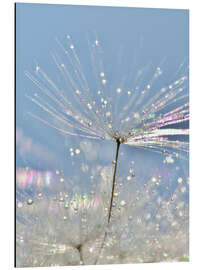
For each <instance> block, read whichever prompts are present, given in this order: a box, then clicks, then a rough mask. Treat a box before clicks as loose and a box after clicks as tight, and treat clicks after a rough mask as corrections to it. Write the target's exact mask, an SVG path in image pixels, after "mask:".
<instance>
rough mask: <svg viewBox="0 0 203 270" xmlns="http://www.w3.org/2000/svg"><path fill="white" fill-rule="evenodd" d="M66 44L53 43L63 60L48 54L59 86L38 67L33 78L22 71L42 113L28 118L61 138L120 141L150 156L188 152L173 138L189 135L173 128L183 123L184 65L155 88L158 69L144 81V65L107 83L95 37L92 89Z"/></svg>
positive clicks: (185, 102) (185, 103)
mask: <svg viewBox="0 0 203 270" xmlns="http://www.w3.org/2000/svg"><path fill="white" fill-rule="evenodd" d="M66 41H67V44H66V45H65V46H63V44H62V43H61V42H60V41H58V40H57V43H58V44H59V46H60V48H61V49H62V51H63V52H64V54H65V57H66V58H65V59H64V61H63V60H62V58H61V57H60V56H59V55H58V54H52V57H53V60H54V62H55V64H56V67H57V69H58V71H59V74H60V76H61V80H60V82H59V85H57V84H56V83H55V82H54V80H52V79H51V78H50V77H49V76H48V75H47V74H46V73H45V71H44V70H43V69H42V68H41V67H40V66H39V65H37V66H36V69H35V75H32V74H30V73H29V72H26V75H27V76H28V77H29V78H30V79H31V80H32V81H33V82H34V83H35V84H36V85H37V87H38V91H37V92H36V93H35V94H34V96H33V97H32V96H28V97H29V98H30V99H31V100H32V101H33V102H34V103H36V104H37V105H38V106H39V107H40V108H41V109H42V110H43V111H44V112H46V115H47V118H45V117H43V118H41V117H39V116H37V115H33V114H32V113H31V115H32V116H33V117H35V118H37V119H39V120H41V121H42V122H44V123H46V124H47V125H49V126H51V127H54V128H55V129H57V130H58V131H59V132H61V133H63V134H67V135H75V136H81V137H86V138H93V139H109V140H115V141H117V140H120V142H121V143H125V144H128V145H131V146H136V147H138V148H139V147H142V148H146V149H148V150H151V151H155V152H163V150H164V149H169V151H171V153H172V154H175V153H176V152H177V151H178V150H181V151H185V152H187V151H188V142H186V141H185V140H183V141H180V140H175V139H173V137H174V138H175V136H179V135H183V136H187V135H189V130H188V128H184V129H183V128H177V127H176V126H175V125H177V124H180V123H183V122H186V121H188V120H189V103H188V78H187V76H186V75H184V74H185V73H187V67H185V66H184V64H181V65H180V67H179V68H178V70H177V72H176V75H175V76H174V78H173V80H172V81H170V82H169V83H168V84H166V85H163V86H162V87H161V88H160V86H157V85H156V83H157V81H158V80H159V79H160V78H161V76H162V74H163V70H162V68H161V67H160V66H157V67H155V68H152V73H151V77H150V78H149V79H148V82H147V83H146V80H145V76H146V74H147V71H148V69H149V68H148V67H145V68H141V69H138V70H135V71H134V72H135V74H134V76H131V77H132V78H133V79H132V78H128V77H127V76H126V77H125V76H124V75H123V76H124V79H123V78H121V79H120V78H119V79H120V80H121V82H120V83H119V80H118V81H117V82H116V84H115V83H113V82H112V83H111V81H110V79H107V75H108V74H106V72H105V69H104V64H103V62H102V59H101V52H102V48H101V45H100V42H99V40H98V39H96V40H95V41H94V42H93V43H91V44H90V45H89V47H90V59H91V65H92V70H93V73H94V74H93V79H94V83H95V85H93V86H92V88H93V89H92V88H91V87H90V84H92V82H88V80H87V79H86V75H85V72H84V71H83V67H82V64H81V62H80V58H79V56H78V55H77V53H76V49H75V46H74V45H73V42H72V40H71V37H70V36H69V35H68V36H67V38H66ZM119 85H120V86H119ZM125 85H126V86H125ZM129 85H131V87H130V88H129V87H128V86H129ZM167 127H168V128H167Z"/></svg>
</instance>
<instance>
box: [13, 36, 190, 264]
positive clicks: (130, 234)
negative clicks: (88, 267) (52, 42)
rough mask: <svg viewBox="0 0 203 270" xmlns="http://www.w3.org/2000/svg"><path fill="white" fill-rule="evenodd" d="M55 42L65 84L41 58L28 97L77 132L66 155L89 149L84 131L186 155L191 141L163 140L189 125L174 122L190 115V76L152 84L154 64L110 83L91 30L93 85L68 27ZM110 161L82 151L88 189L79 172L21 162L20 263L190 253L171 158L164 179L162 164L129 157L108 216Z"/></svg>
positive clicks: (61, 126) (182, 183) (184, 187)
mask: <svg viewBox="0 0 203 270" xmlns="http://www.w3.org/2000/svg"><path fill="white" fill-rule="evenodd" d="M57 42H58V44H59V46H60V47H61V48H62V50H63V51H64V53H65V56H66V57H67V62H65V61H62V60H61V59H60V57H59V56H58V55H57V54H54V55H53V59H54V61H55V63H56V66H57V69H58V70H59V73H60V74H61V78H62V79H63V83H61V85H60V86H57V84H56V83H55V82H54V81H53V80H52V79H51V78H50V77H49V76H48V75H47V74H46V73H45V72H44V71H43V70H42V68H41V67H40V66H39V65H37V66H36V70H35V71H36V72H35V76H33V75H31V74H30V73H28V72H26V75H27V76H28V77H29V78H30V79H31V80H32V81H33V82H34V83H35V84H36V85H37V86H38V89H39V91H38V92H37V93H35V94H34V97H31V96H29V98H30V99H31V100H32V101H33V102H34V103H36V104H37V105H38V106H39V107H40V108H41V109H42V110H43V111H45V112H46V113H47V118H46V119H45V118H43V119H42V118H40V117H39V116H37V115H33V114H32V116H33V117H35V118H37V119H39V120H41V121H42V122H44V123H46V124H47V125H49V126H51V127H53V128H55V129H57V130H58V131H60V132H61V133H63V134H67V135H73V136H81V137H83V138H84V140H83V141H81V143H80V146H77V147H75V146H74V147H70V148H69V154H70V158H72V159H75V158H79V157H80V156H81V154H82V152H84V149H86V151H87V155H90V153H91V155H93V151H88V150H87V149H88V147H89V148H90V141H89V140H88V139H107V140H113V141H114V140H115V141H118V140H120V143H124V144H128V145H131V146H135V147H137V148H140V147H141V148H143V149H145V148H146V149H148V150H151V151H153V152H162V153H164V154H165V156H164V159H163V164H164V165H166V166H175V164H176V162H175V160H176V159H178V158H180V157H184V154H182V152H183V153H184V152H187V151H188V143H187V142H186V141H185V140H183V141H180V140H176V139H173V138H172V139H169V138H171V137H173V136H177V135H184V136H185V135H188V129H180V128H175V127H173V125H176V124H178V123H182V122H184V121H188V117H189V116H188V114H189V108H188V89H187V77H186V76H185V75H184V76H183V75H181V68H180V70H178V71H177V77H178V78H175V80H174V82H170V84H168V85H166V86H163V87H162V88H161V89H160V88H157V89H156V81H157V80H158V79H159V77H161V76H162V73H163V71H162V69H161V67H159V66H158V67H156V68H155V70H154V73H153V75H152V78H151V79H150V80H149V81H148V82H147V83H145V80H144V79H143V78H144V77H143V76H144V73H145V68H144V69H140V70H138V71H137V73H136V74H135V76H133V78H134V79H133V81H132V87H131V88H126V87H125V86H124V82H123V81H122V82H121V83H120V85H119V82H118V83H117V85H116V86H115V85H114V84H112V85H111V83H110V82H109V81H110V79H109V78H108V76H107V74H106V72H105V70H104V66H103V63H102V60H101V57H100V53H101V50H102V49H101V45H100V42H99V40H98V39H96V40H95V41H94V42H93V43H92V44H90V52H91V54H90V55H91V61H92V66H93V71H94V75H95V76H94V78H95V84H96V86H95V87H96V91H93V90H92V89H91V88H90V87H89V84H88V81H87V79H86V77H85V73H84V71H83V68H82V64H81V63H80V59H79V57H78V55H77V53H76V49H75V46H74V45H73V43H72V40H71V38H70V36H67V45H66V46H65V47H64V46H63V45H62V44H61V43H60V42H59V41H57ZM152 91H153V92H152ZM151 92H152V93H154V94H153V95H152V94H151ZM124 101H125V104H124V105H123V102H124ZM119 104H122V106H119ZM171 126H172V127H171ZM168 136H169V138H168ZM179 150H180V151H179ZM72 164H74V161H73V162H72ZM114 164H115V162H114V161H113V162H112V164H111V166H104V165H100V164H98V165H95V164H94V166H92V167H91V163H87V162H85V161H84V160H83V161H82V162H81V164H80V172H82V173H83V177H81V179H83V181H86V182H88V181H89V182H90V189H88V190H87V191H86V192H84V190H82V188H81V185H80V183H78V184H77V182H76V181H75V180H76V179H77V177H76V178H74V176H73V175H71V176H70V178H72V181H70V179H66V178H65V177H64V175H63V173H61V172H60V171H58V170H57V171H56V173H55V174H53V173H51V172H44V173H42V172H35V171H33V170H30V169H29V168H27V169H26V170H24V169H23V170H21V171H18V173H19V175H17V181H18V186H19V189H18V192H17V205H16V206H17V265H18V266H54V265H79V264H94V263H95V258H98V260H97V263H98V264H107V263H109V264H113V263H137V262H156V261H157V262H159V261H183V260H188V179H187V177H186V176H185V177H184V178H183V177H180V176H178V173H177V175H176V174H175V173H176V171H178V170H179V168H178V167H177V166H176V168H175V169H174V167H173V169H174V170H172V171H173V173H174V175H173V177H172V176H171V175H170V173H169V172H168V171H167V178H163V175H164V173H163V175H162V174H159V173H150V172H148V174H147V175H145V176H143V174H141V173H139V172H138V171H137V167H136V166H135V164H134V161H132V162H131V163H130V166H129V168H128V171H127V172H126V171H125V173H123V174H122V175H119V177H118V178H117V181H116V185H115V192H114V200H113V205H112V208H113V210H112V217H111V222H110V224H107V216H108V211H109V198H110V195H111V194H110V193H111V186H112V177H113V170H112V167H113V166H114ZM22 175H23V176H22ZM175 178H176V179H175ZM28 179H29V180H28ZM30 179H32V180H30ZM47 179H48V180H47ZM81 179H80V180H81ZM172 179H175V182H174V181H172ZM40 180H41V181H40ZM166 183H167V184H166ZM49 185H51V186H52V188H50V189H49ZM27 186H28V187H29V186H31V187H33V186H34V188H33V189H31V190H34V192H33V194H31V195H30V193H29V192H27V189H26V187H27ZM47 190H48V191H47ZM105 232H107V237H106V239H105V243H104V245H103V240H104V234H105ZM101 246H103V248H102V250H101Z"/></svg>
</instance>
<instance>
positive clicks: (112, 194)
mask: <svg viewBox="0 0 203 270" xmlns="http://www.w3.org/2000/svg"><path fill="white" fill-rule="evenodd" d="M120 144H121V143H120V141H119V140H117V141H116V158H115V166H114V173H113V183H112V191H111V202H110V207H109V215H108V225H109V223H110V221H111V212H112V205H113V199H114V189H115V183H116V171H117V164H118V152H119V148H120ZM106 237H107V232H106V231H105V234H104V239H103V242H102V245H101V248H100V250H99V255H98V257H97V259H96V262H95V264H97V262H98V260H99V257H100V253H101V251H102V249H103V247H104V243H105V241H106Z"/></svg>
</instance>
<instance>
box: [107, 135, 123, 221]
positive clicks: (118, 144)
mask: <svg viewBox="0 0 203 270" xmlns="http://www.w3.org/2000/svg"><path fill="white" fill-rule="evenodd" d="M116 143H117V145H116V158H115V166H114V173H113V184H112V191H111V203H110V208H109V216H108V224H109V223H110V220H111V211H112V204H113V198H114V188H115V182H116V170H117V163H118V152H119V148H120V144H121V143H120V142H119V140H117V141H116Z"/></svg>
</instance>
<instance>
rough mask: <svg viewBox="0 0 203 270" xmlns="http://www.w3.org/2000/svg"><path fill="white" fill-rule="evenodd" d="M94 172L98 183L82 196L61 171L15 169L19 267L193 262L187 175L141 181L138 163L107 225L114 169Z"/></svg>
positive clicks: (120, 187) (119, 186)
mask: <svg viewBox="0 0 203 270" xmlns="http://www.w3.org/2000/svg"><path fill="white" fill-rule="evenodd" d="M71 158H78V157H74V156H73V157H71ZM167 164H168V165H167V166H168V167H170V166H172V165H174V164H173V163H170V162H169V163H167ZM164 166H165V165H164ZM177 171H178V170H177ZM81 172H82V175H85V174H86V172H83V171H82V170H81ZM89 172H90V176H91V177H88V178H89V179H91V180H90V182H91V183H94V185H90V188H89V189H88V191H87V192H86V193H84V191H83V190H82V189H81V188H80V187H79V183H78V184H77V183H76V182H75V181H74V176H73V175H72V176H71V177H72V179H73V181H70V179H68V178H65V177H64V175H63V172H61V171H59V170H57V171H56V172H55V173H50V172H43V173H42V172H37V171H33V170H32V169H29V168H26V169H19V170H18V171H17V190H18V192H17V204H16V207H17V209H16V210H17V224H16V225H17V227H16V229H17V239H16V241H17V265H18V266H19V267H26V266H54V265H79V264H94V263H95V257H97V256H99V260H98V262H97V263H98V264H108V263H109V264H114V263H140V262H159V261H183V260H188V241H189V240H188V199H187V198H188V184H189V183H188V179H187V178H186V176H185V177H180V175H179V174H178V173H176V172H173V175H171V174H170V175H168V177H169V178H168V179H167V178H166V176H164V175H162V174H159V171H157V172H154V173H152V172H149V173H148V176H146V177H144V178H143V174H141V173H139V172H138V170H136V166H135V163H134V161H133V160H132V161H131V162H130V164H129V166H128V168H127V170H126V171H125V173H124V174H123V175H122V176H120V175H119V177H118V181H117V183H116V188H115V194H114V202H113V212H112V219H111V223H110V224H109V226H107V215H108V210H109V204H108V201H109V195H110V191H111V181H112V166H100V165H98V166H95V165H92V167H91V165H90V166H89ZM149 175H151V176H149ZM81 178H83V177H82V176H81ZM170 179H174V180H170ZM86 180H87V181H88V179H86ZM166 181H167V185H166V183H165V182H166ZM76 185H77V192H76V190H74V188H75V186H76ZM171 186H173V188H171ZM161 189H162V192H160V190H161ZM28 190H33V193H32V195H31V194H30V192H28ZM105 231H107V237H106V241H105V244H104V246H103V249H102V251H101V252H100V248H101V245H102V241H103V238H104V233H105Z"/></svg>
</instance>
